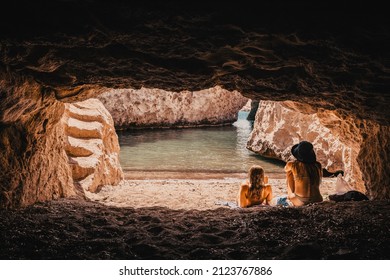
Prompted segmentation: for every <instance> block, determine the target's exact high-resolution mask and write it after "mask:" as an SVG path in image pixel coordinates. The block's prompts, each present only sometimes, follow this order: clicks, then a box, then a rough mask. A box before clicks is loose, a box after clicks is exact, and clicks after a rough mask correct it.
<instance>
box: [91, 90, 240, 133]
mask: <svg viewBox="0 0 390 280" xmlns="http://www.w3.org/2000/svg"><path fill="white" fill-rule="evenodd" d="M98 98H99V99H100V100H101V101H102V102H103V104H104V106H105V107H106V108H107V109H108V111H109V112H110V113H111V115H112V117H113V119H114V123H115V126H116V127H117V128H137V127H165V126H167V127H175V126H200V125H218V124H226V123H232V122H234V121H235V120H237V112H238V111H239V110H240V109H241V108H242V107H243V106H244V104H245V103H246V102H247V100H248V99H247V98H246V97H243V96H242V95H241V94H240V93H239V92H237V91H227V90H224V89H222V88H221V87H214V88H210V89H205V90H201V91H192V92H191V91H183V92H171V91H165V90H161V89H147V88H142V89H140V90H134V89H123V90H110V91H107V92H105V93H103V94H102V95H100V96H99V97H98Z"/></svg>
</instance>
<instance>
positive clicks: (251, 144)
mask: <svg viewBox="0 0 390 280" xmlns="http://www.w3.org/2000/svg"><path fill="white" fill-rule="evenodd" d="M298 106H299V105H298V104H295V103H292V102H273V101H260V103H259V108H258V110H257V114H256V120H255V123H254V128H253V131H252V134H251V136H250V139H249V140H248V144H247V147H248V148H249V149H250V150H252V151H254V152H257V153H260V154H262V155H265V156H269V157H273V158H278V159H282V160H284V161H288V160H293V159H294V158H293V157H292V155H291V147H292V146H293V145H294V144H297V143H299V142H300V141H302V140H306V141H309V142H311V143H313V145H314V148H315V151H316V155H317V160H318V161H319V162H320V163H321V165H322V167H324V168H326V169H328V170H329V171H332V172H334V171H336V170H344V175H345V179H346V180H347V181H348V182H349V183H350V184H351V185H352V186H354V187H355V188H356V189H357V190H359V191H363V192H365V187H364V182H363V179H362V172H361V170H360V168H359V165H358V163H357V156H358V154H359V151H360V146H361V142H362V141H361V140H360V141H358V142H356V143H354V142H353V141H351V139H345V138H343V137H342V135H340V133H338V131H337V129H338V126H337V123H336V122H341V121H342V120H341V119H340V118H339V117H337V116H336V115H334V114H332V113H331V112H327V113H326V114H325V113H322V114H320V113H319V114H317V112H307V113H301V111H302V110H301V111H299V110H298V109H297V107H298ZM301 106H302V105H301ZM321 117H323V118H327V119H326V124H327V125H328V126H330V127H332V129H330V128H328V127H326V126H325V125H324V124H323V120H322V119H321Z"/></svg>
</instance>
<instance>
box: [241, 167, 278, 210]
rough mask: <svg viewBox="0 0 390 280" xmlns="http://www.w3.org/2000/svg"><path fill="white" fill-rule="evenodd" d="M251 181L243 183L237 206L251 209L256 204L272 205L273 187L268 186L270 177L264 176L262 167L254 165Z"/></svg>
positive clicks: (251, 169)
mask: <svg viewBox="0 0 390 280" xmlns="http://www.w3.org/2000/svg"><path fill="white" fill-rule="evenodd" d="M248 175H249V180H248V181H246V182H244V183H242V184H241V186H240V191H239V192H238V197H237V204H238V206H240V207H249V206H252V205H256V204H263V203H264V202H265V203H266V204H268V205H269V204H270V202H271V200H272V187H271V186H270V185H266V183H268V177H267V176H264V170H263V168H262V167H261V166H258V165H254V166H252V167H251V168H250V169H249V174H248Z"/></svg>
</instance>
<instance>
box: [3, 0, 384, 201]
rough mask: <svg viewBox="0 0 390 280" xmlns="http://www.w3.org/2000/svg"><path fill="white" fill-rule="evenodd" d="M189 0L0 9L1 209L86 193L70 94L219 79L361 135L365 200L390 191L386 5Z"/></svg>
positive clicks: (357, 140)
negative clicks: (77, 172)
mask: <svg viewBox="0 0 390 280" xmlns="http://www.w3.org/2000/svg"><path fill="white" fill-rule="evenodd" d="M182 2H187V1H177V2H176V1H160V2H159V3H157V2H156V3H154V2H153V1H135V2H134V1H129V2H127V1H93V0H92V1H59V0H58V1H50V2H48V3H44V1H38V2H35V1H34V2H32V1H31V2H27V3H23V2H21V1H12V2H11V1H10V3H9V4H8V5H5V6H4V7H3V8H2V10H3V16H2V17H1V18H0V204H1V205H2V206H8V207H16V206H24V205H28V204H31V203H34V202H36V201H43V200H50V199H52V198H56V197H66V196H71V195H74V194H79V195H81V194H80V192H81V193H82V191H80V189H78V188H77V184H74V182H73V178H72V176H71V174H72V173H71V167H70V166H69V164H68V156H67V154H66V151H65V150H64V148H63V146H64V143H65V141H66V139H65V136H64V135H65V134H64V133H65V132H64V131H63V130H64V129H65V128H64V126H62V125H60V124H61V119H62V117H63V115H64V114H65V110H66V108H65V107H66V106H69V105H66V104H65V103H73V102H78V101H82V100H85V99H87V98H90V97H96V96H98V95H99V94H101V93H102V92H104V91H106V90H107V88H117V89H124V88H141V87H147V88H159V89H163V90H167V91H176V92H179V91H182V90H190V91H195V90H202V89H207V88H211V87H214V86H217V85H218V86H221V87H222V88H224V89H227V90H230V91H233V90H237V91H239V92H240V93H242V94H243V95H244V96H246V97H248V98H251V99H256V100H275V101H294V102H298V103H294V104H295V105H294V110H297V111H299V112H301V113H310V114H312V113H313V112H316V113H317V115H318V117H319V118H320V120H321V123H322V124H324V125H325V126H326V127H328V128H329V129H330V130H331V131H332V133H334V134H335V135H336V136H340V137H342V138H343V139H344V142H345V143H347V144H348V143H350V144H351V145H357V149H358V154H357V157H356V161H357V163H358V165H359V170H360V172H361V174H362V178H359V179H362V180H363V181H364V184H365V188H366V190H367V193H368V194H369V196H370V197H371V198H373V199H381V198H390V175H389V174H390V162H389V155H390V151H389V150H390V145H389V139H390V110H389V109H388V108H389V105H390V98H389V97H390V75H389V73H390V72H389V71H390V69H389V63H390V52H389V49H390V32H389V31H390V30H389V29H390V23H389V17H388V16H387V15H386V12H385V11H386V9H384V8H383V7H379V6H375V5H374V4H373V3H372V2H371V3H368V4H367V3H365V2H363V1H358V2H357V3H355V4H354V6H350V5H351V4H349V5H348V4H346V3H343V2H338V3H337V5H336V4H334V3H333V1H330V2H329V1H322V2H321V3H312V2H313V1H311V2H309V1H307V3H306V1H286V3H284V2H283V1H268V2H270V3H261V4H260V6H261V7H260V8H259V7H258V5H259V4H257V7H255V6H253V5H254V4H251V3H250V2H249V1H239V2H237V3H234V4H226V3H225V4H223V2H219V1H216V2H214V1H213V2H212V3H207V5H206V4H202V3H199V2H198V1H192V2H191V3H189V2H187V3H186V4H184V3H182ZM53 139H55V141H53ZM119 173H120V172H119ZM119 173H118V174H119ZM118 176H121V175H120V174H119V175H118Z"/></svg>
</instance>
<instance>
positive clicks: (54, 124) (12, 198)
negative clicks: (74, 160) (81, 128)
mask: <svg viewBox="0 0 390 280" xmlns="http://www.w3.org/2000/svg"><path fill="white" fill-rule="evenodd" d="M19 82H20V84H19V87H13V86H12V85H9V84H7V83H6V82H4V80H3V83H1V84H0V89H1V95H0V96H1V102H0V107H1V108H0V112H2V113H1V114H0V207H5V208H12V207H23V206H26V205H29V204H32V203H35V202H38V201H45V200H51V199H56V198H60V197H69V196H73V195H77V194H78V195H82V194H81V193H80V191H79V190H77V189H76V188H75V187H74V185H73V180H72V176H71V170H70V167H69V165H68V156H67V155H66V153H65V150H64V143H65V133H64V127H63V126H62V125H61V123H60V119H61V116H62V114H63V112H64V107H65V106H64V104H63V103H61V102H58V101H57V100H56V99H55V98H54V96H53V95H54V93H53V92H45V93H43V91H44V89H42V88H41V87H40V86H39V85H38V84H36V83H34V82H31V81H19ZM11 93H12V94H11Z"/></svg>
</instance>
